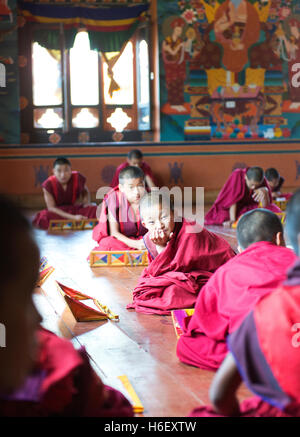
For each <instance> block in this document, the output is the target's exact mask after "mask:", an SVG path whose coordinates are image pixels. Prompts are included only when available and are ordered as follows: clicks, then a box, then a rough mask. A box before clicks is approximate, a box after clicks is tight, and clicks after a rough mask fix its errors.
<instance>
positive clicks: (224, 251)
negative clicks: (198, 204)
mask: <svg viewBox="0 0 300 437" xmlns="http://www.w3.org/2000/svg"><path fill="white" fill-rule="evenodd" d="M194 224H195V222H188V221H187V220H183V222H181V223H179V222H178V223H176V225H175V229H174V236H173V237H172V239H171V240H170V242H169V243H168V245H167V247H166V248H165V249H164V251H163V252H161V253H160V254H155V251H154V250H153V247H149V238H148V236H145V237H144V242H145V245H146V247H147V249H148V251H149V252H150V254H149V261H150V265H149V266H148V267H147V268H145V269H144V271H143V273H142V275H141V277H140V278H139V282H138V284H137V286H136V287H135V289H134V291H133V302H132V304H130V305H128V306H127V308H128V309H130V308H134V309H135V310H136V311H138V312H142V313H145V314H162V315H163V314H165V315H168V314H170V311H171V310H173V309H180V308H191V307H193V306H194V305H195V302H196V298H197V295H198V293H199V290H200V289H201V287H202V286H203V285H204V284H205V283H206V282H207V280H208V279H209V278H210V277H211V275H212V274H213V272H214V271H215V270H216V269H217V268H218V267H220V266H221V265H222V264H224V263H225V262H226V261H228V260H229V259H230V258H232V257H233V256H234V251H233V250H232V249H231V247H230V246H229V244H228V243H227V242H226V241H225V240H224V239H223V238H221V237H219V236H217V235H215V234H213V233H211V232H209V231H207V230H206V229H204V228H203V229H202V230H201V232H196V233H190V232H189V226H192V225H194ZM152 246H153V243H152ZM154 257H155V258H154Z"/></svg>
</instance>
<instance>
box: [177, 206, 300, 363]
mask: <svg viewBox="0 0 300 437" xmlns="http://www.w3.org/2000/svg"><path fill="white" fill-rule="evenodd" d="M237 239H238V243H239V248H240V251H241V253H240V254H239V255H237V256H236V257H235V258H233V259H232V260H230V261H228V263H226V264H225V265H224V266H222V267H220V268H219V269H218V270H217V271H216V273H215V274H214V275H213V276H212V277H211V278H210V280H209V281H208V282H207V284H206V285H205V286H204V287H203V288H202V290H201V293H200V294H199V296H198V298H197V302H196V306H195V312H194V314H193V315H192V316H190V317H187V318H185V319H184V328H183V329H184V333H183V334H182V335H181V336H180V338H179V340H178V343H177V356H178V358H179V359H180V361H182V362H184V363H186V364H190V365H193V366H197V367H200V368H202V369H208V370H216V369H217V368H218V367H219V366H220V364H221V363H222V361H223V359H224V358H225V356H226V354H227V352H228V349H227V345H226V338H227V336H228V334H230V333H231V332H233V331H234V330H235V329H237V328H238V326H239V325H240V324H241V322H242V321H243V319H244V318H245V317H246V315H247V314H248V313H249V311H251V309H252V308H253V307H254V305H255V304H256V302H257V301H258V300H259V299H260V298H261V297H263V296H264V295H266V294H268V293H270V292H271V291H273V290H274V289H275V288H276V287H277V286H278V284H280V282H281V281H282V280H283V279H284V278H285V275H286V271H287V269H288V268H289V267H290V266H291V265H292V264H293V262H294V261H295V254H294V253H293V251H292V250H290V249H288V248H286V247H284V240H283V229H282V224H281V222H280V219H279V218H278V217H277V216H276V214H274V213H273V212H271V211H268V210H266V209H256V210H253V211H248V212H247V213H246V214H244V215H243V216H242V217H241V218H240V219H239V221H238V225H237Z"/></svg>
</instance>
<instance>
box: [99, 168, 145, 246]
mask: <svg viewBox="0 0 300 437" xmlns="http://www.w3.org/2000/svg"><path fill="white" fill-rule="evenodd" d="M144 194H145V183H144V173H143V171H142V170H141V169H140V168H139V167H132V166H129V167H126V168H124V169H123V170H122V171H121V172H120V175H119V185H118V186H117V187H115V188H114V189H113V190H111V191H110V192H109V193H108V194H107V195H106V196H105V197H104V200H103V202H102V206H101V213H100V218H99V223H98V224H97V226H95V228H94V229H93V239H94V240H95V241H97V242H98V246H97V247H95V248H94V249H93V250H108V251H110V250H129V249H139V250H142V249H145V245H144V242H143V239H142V237H143V235H144V234H145V233H146V232H147V229H146V228H145V227H144V226H143V225H142V223H141V219H140V215H139V203H140V200H141V198H142V197H143V195H144Z"/></svg>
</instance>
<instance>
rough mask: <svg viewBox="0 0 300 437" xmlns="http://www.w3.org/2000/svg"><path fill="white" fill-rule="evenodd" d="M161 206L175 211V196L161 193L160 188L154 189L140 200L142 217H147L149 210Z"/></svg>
mask: <svg viewBox="0 0 300 437" xmlns="http://www.w3.org/2000/svg"><path fill="white" fill-rule="evenodd" d="M159 208H164V209H166V210H167V211H169V212H174V201H173V197H171V196H168V195H166V194H164V193H160V192H159V191H158V190H152V191H151V192H150V193H147V194H146V195H145V196H144V197H143V198H142V199H141V201H140V214H141V217H142V218H143V217H145V215H146V214H147V213H148V212H149V211H154V210H158V209H159Z"/></svg>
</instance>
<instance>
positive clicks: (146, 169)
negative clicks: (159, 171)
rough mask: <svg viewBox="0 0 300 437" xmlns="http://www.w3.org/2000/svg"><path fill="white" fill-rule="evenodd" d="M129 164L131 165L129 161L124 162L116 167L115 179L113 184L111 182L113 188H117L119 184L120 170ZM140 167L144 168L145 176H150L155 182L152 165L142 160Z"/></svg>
mask: <svg viewBox="0 0 300 437" xmlns="http://www.w3.org/2000/svg"><path fill="white" fill-rule="evenodd" d="M128 166H129V164H128V162H123V164H121V165H119V167H118V168H117V169H116V171H115V174H114V177H113V180H112V181H111V184H110V186H111V187H112V188H115V187H117V186H118V185H119V174H120V171H121V170H123V169H124V168H126V167H128ZM140 169H141V170H143V172H144V175H145V176H149V177H150V178H151V179H152V180H153V182H154V183H155V180H154V176H153V173H152V170H151V167H150V166H149V165H148V164H147V163H146V162H144V161H143V162H142V164H141V167H140Z"/></svg>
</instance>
